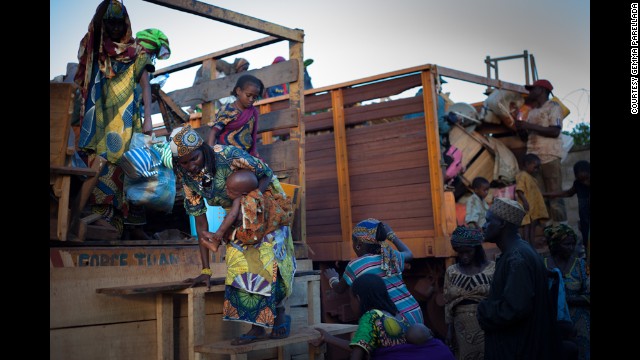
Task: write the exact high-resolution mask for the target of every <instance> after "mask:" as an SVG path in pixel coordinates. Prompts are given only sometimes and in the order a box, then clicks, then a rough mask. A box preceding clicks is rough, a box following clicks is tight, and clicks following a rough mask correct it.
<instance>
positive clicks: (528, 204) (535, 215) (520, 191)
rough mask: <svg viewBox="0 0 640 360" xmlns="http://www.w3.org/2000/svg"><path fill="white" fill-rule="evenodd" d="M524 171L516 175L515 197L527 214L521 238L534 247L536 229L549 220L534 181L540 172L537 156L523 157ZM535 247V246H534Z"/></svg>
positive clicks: (538, 187)
mask: <svg viewBox="0 0 640 360" xmlns="http://www.w3.org/2000/svg"><path fill="white" fill-rule="evenodd" d="M523 162H524V169H523V170H521V171H520V172H519V173H518V174H517V175H516V197H517V198H518V202H519V203H520V205H522V207H523V208H524V210H525V211H526V212H527V214H526V215H525V216H524V218H523V219H522V223H521V224H520V225H521V226H523V227H524V228H523V232H524V234H523V238H524V240H526V241H527V242H529V244H531V245H532V246H534V245H535V244H534V240H535V236H536V227H537V226H538V225H539V224H540V222H541V221H545V220H547V219H548V218H549V213H548V212H547V206H546V205H545V204H544V198H543V197H542V192H540V186H539V185H538V182H537V181H536V179H535V176H536V175H537V173H538V171H540V158H539V157H538V155H536V154H533V153H529V154H527V155H525V156H524V159H523ZM534 247H535V246H534Z"/></svg>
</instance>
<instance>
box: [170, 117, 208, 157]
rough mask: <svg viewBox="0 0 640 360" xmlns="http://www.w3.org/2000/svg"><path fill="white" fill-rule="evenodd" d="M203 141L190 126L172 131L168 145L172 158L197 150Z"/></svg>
mask: <svg viewBox="0 0 640 360" xmlns="http://www.w3.org/2000/svg"><path fill="white" fill-rule="evenodd" d="M203 143H204V140H202V138H201V137H200V135H198V133H197V132H196V131H195V130H194V129H192V128H191V125H187V126H183V127H179V128H175V129H173V131H172V132H171V135H170V136H169V144H170V146H171V153H172V154H173V157H177V158H180V157H183V156H185V155H187V154H190V153H191V152H192V151H194V150H196V149H197V148H199V147H200V146H201V145H202V144H203Z"/></svg>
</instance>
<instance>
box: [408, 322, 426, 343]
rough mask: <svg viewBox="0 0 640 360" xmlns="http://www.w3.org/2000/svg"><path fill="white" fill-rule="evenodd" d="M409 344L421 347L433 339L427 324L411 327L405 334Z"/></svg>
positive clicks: (417, 324)
mask: <svg viewBox="0 0 640 360" xmlns="http://www.w3.org/2000/svg"><path fill="white" fill-rule="evenodd" d="M405 337H406V338H407V343H409V344H414V345H421V344H424V343H426V342H427V341H429V340H431V339H432V338H433V333H432V332H431V329H429V328H428V327H427V326H426V325H425V324H421V323H415V324H412V325H411V326H409V328H408V329H407V333H406V334H405Z"/></svg>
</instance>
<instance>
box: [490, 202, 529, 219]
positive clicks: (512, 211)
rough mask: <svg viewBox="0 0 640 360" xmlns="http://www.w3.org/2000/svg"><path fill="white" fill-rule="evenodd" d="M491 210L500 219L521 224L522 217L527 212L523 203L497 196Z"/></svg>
mask: <svg viewBox="0 0 640 360" xmlns="http://www.w3.org/2000/svg"><path fill="white" fill-rule="evenodd" d="M489 210H490V211H491V212H492V213H493V214H494V215H496V216H497V217H499V218H500V219H502V220H504V221H506V222H508V223H511V224H514V225H518V226H520V224H521V223H522V218H523V217H524V215H525V214H526V212H525V211H524V209H523V208H522V205H520V204H519V203H518V202H517V201H515V200H511V199H507V198H496V199H495V200H494V201H493V204H492V205H491V207H490V208H489Z"/></svg>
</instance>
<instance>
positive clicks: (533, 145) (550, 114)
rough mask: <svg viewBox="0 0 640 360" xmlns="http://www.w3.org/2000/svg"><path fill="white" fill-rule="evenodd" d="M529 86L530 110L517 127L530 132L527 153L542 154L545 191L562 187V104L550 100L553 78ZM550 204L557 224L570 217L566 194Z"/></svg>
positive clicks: (541, 176) (540, 180) (541, 175)
mask: <svg viewBox="0 0 640 360" xmlns="http://www.w3.org/2000/svg"><path fill="white" fill-rule="evenodd" d="M525 88H526V89H527V90H529V96H527V98H526V99H525V106H528V107H529V108H530V110H529V112H528V114H527V115H526V117H525V118H523V119H522V120H524V121H516V127H517V128H518V129H519V130H526V132H527V134H528V138H527V154H531V153H533V154H536V155H538V157H539V158H540V171H539V172H538V175H537V176H536V177H537V180H538V184H540V187H541V190H542V192H543V193H544V192H556V191H562V166H561V165H560V161H561V160H562V137H560V133H561V132H562V120H563V119H564V115H563V113H562V108H561V107H560V105H559V104H558V103H556V102H554V101H549V95H551V94H552V93H551V92H552V91H553V85H551V83H550V82H549V80H543V79H540V80H536V81H535V82H534V83H533V84H532V85H525ZM547 208H548V210H549V215H550V217H551V220H553V222H554V224H557V223H560V222H565V221H567V213H566V210H565V207H564V200H563V199H562V198H555V199H551V200H549V201H548V204H547Z"/></svg>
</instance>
